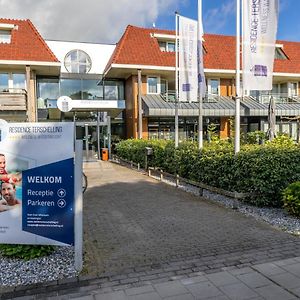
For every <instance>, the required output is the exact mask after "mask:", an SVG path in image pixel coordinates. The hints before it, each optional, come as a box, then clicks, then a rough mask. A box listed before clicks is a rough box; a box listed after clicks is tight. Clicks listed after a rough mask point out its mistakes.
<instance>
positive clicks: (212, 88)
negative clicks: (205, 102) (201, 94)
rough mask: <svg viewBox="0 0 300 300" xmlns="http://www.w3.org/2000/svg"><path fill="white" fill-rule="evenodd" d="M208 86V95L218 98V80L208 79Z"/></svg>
mask: <svg viewBox="0 0 300 300" xmlns="http://www.w3.org/2000/svg"><path fill="white" fill-rule="evenodd" d="M208 82H209V84H208V93H209V94H211V95H217V96H219V86H220V80H219V79H209V81H208Z"/></svg>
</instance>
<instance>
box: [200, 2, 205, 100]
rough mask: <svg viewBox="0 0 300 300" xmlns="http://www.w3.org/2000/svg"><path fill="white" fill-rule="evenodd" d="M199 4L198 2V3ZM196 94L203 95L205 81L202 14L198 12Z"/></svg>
mask: <svg viewBox="0 0 300 300" xmlns="http://www.w3.org/2000/svg"><path fill="white" fill-rule="evenodd" d="M198 5H199V4H198ZM198 31H199V32H198V89H199V92H198V95H199V97H204V96H205V94H206V83H205V75H204V66H203V44H202V38H203V23H202V15H201V13H199V12H198Z"/></svg>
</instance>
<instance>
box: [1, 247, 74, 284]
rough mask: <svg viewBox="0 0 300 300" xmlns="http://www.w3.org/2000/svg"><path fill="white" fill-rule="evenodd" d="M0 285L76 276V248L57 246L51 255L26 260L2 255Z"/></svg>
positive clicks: (32, 282) (31, 282)
mask: <svg viewBox="0 0 300 300" xmlns="http://www.w3.org/2000/svg"><path fill="white" fill-rule="evenodd" d="M0 270H1V271H0V286H17V285H28V284H34V283H40V282H46V281H52V280H58V279H62V278H70V277H75V276H76V275H77V272H76V270H75V269H74V248H73V247H56V250H55V252H54V253H52V254H51V255H49V256H46V257H41V258H36V259H31V260H28V261H24V260H21V259H11V258H6V257H2V256H0Z"/></svg>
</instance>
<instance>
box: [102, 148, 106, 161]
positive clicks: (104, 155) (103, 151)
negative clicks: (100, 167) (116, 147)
mask: <svg viewBox="0 0 300 300" xmlns="http://www.w3.org/2000/svg"><path fill="white" fill-rule="evenodd" d="M101 157H102V160H108V149H107V148H102V150H101Z"/></svg>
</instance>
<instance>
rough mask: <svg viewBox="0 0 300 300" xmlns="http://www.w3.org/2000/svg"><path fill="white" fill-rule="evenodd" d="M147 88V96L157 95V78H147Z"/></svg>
mask: <svg viewBox="0 0 300 300" xmlns="http://www.w3.org/2000/svg"><path fill="white" fill-rule="evenodd" d="M147 86H148V94H158V93H159V91H158V77H148V79H147Z"/></svg>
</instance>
